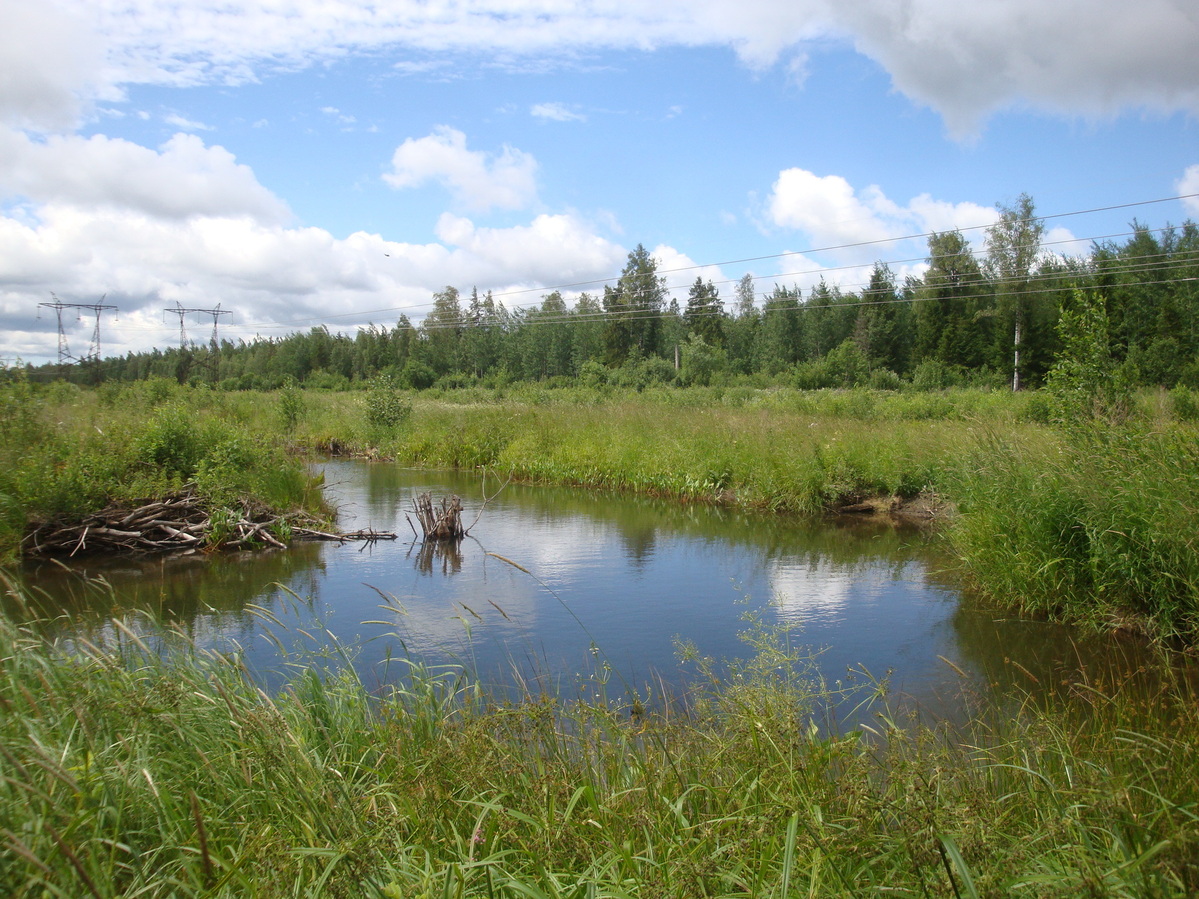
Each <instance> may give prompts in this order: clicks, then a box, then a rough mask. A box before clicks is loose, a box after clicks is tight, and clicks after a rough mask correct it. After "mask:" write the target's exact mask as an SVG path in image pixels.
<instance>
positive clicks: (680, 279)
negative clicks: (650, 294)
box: [650, 244, 732, 306]
mask: <svg viewBox="0 0 1199 899" xmlns="http://www.w3.org/2000/svg"><path fill="white" fill-rule="evenodd" d="M650 256H652V257H653V258H654V259H656V260H657V262H658V274H660V275H661V276H662V277H664V278H665V279H666V287H667V289H668V290H669V291H670V293H671V296H673V297H674V298H675V299H676V300H678V301H679V305H680V306H685V305H687V291H688V290H690V289H691V285H692V284H694V283H695V279H696V278H701V279H702V280H704V281H711V282H713V283H714V284H716V285H717V286H718V289H719V290H720V292H721V295H722V299H723V300H724V301H725V302H726V303H727V302H729V301H730V300H731V297H732V292H731V291H730V290H728V289H727V288H726V287H722V286H720V285H722V283H723V282H724V280H725V277H724V273H723V272H722V271H721V270H720V267H719V266H716V265H699V264H697V263H696V262H695V260H694V259H692V258H691V257H690V256H688V255H687V254H686V253H681V252H679V251H678V250H676V249H675V248H674V247H671V246H668V245H666V244H659V245H658V246H656V247H654V248H653V249H652V250H651V251H650Z"/></svg>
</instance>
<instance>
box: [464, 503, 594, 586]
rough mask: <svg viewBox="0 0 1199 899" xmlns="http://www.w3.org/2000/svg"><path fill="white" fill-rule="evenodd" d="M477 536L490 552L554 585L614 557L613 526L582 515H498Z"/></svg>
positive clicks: (481, 528)
mask: <svg viewBox="0 0 1199 899" xmlns="http://www.w3.org/2000/svg"><path fill="white" fill-rule="evenodd" d="M484 514H487V513H484ZM474 535H475V536H476V537H477V539H478V540H479V542H480V543H481V544H482V545H483V546H484V547H485V548H486V549H487V550H488V551H489V552H495V553H499V554H500V555H501V556H504V557H505V558H508V559H511V560H512V561H513V562H515V563H517V564H518V565H521V566H522V567H524V568H527V569H528V570H529V571H530V572H531V573H532V574H533V575H535V576H536V577H539V578H541V579H542V580H543V581H545V582H546V583H549V584H551V585H554V584H562V583H569V582H571V581H573V580H576V579H577V578H580V577H583V576H585V574H586V572H587V571H588V570H591V569H594V568H596V567H597V566H599V565H602V564H603V563H604V559H608V560H611V559H612V558H613V552H612V544H613V537H612V527H611V525H610V524H608V523H607V522H600V521H596V520H595V519H591V518H587V517H585V516H582V515H570V516H555V517H554V518H552V519H551V518H549V517H548V516H547V517H544V518H540V519H535V520H533V521H530V516H529V515H528V514H527V513H525V514H511V515H505V514H498V515H496V516H495V517H494V519H491V518H489V519H487V523H486V526H485V527H479V528H476V530H475V531H474Z"/></svg>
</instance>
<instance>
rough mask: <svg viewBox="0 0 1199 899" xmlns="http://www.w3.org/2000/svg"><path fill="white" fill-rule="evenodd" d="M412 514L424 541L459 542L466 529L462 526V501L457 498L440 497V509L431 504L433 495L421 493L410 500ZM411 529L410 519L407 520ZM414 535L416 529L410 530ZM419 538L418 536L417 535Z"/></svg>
mask: <svg viewBox="0 0 1199 899" xmlns="http://www.w3.org/2000/svg"><path fill="white" fill-rule="evenodd" d="M412 514H413V515H415V516H416V520H417V521H419V522H420V526H421V530H422V531H424V539H425V540H461V539H462V538H463V537H465V536H466V532H467V530H468V529H467V528H464V527H463V526H462V500H461V499H459V498H458V497H457V496H448V497H442V499H441V503H440V508H439V507H438V504H435V503H434V502H433V494H431V493H422V494H420V495H419V496H416V497H414V498H413V500H412ZM408 526H409V527H412V519H411V518H409V519H408ZM412 533H413V534H416V528H415V527H413V528H412ZM417 536H420V535H417Z"/></svg>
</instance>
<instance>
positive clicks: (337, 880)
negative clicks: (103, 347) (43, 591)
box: [0, 619, 1199, 899]
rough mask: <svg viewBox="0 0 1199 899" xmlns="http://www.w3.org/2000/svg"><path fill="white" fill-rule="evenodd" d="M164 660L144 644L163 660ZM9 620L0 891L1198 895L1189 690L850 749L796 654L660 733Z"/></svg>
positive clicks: (597, 712) (1024, 711) (911, 730)
mask: <svg viewBox="0 0 1199 899" xmlns="http://www.w3.org/2000/svg"><path fill="white" fill-rule="evenodd" d="M138 633H142V634H144V635H145V637H144V639H143V637H139V636H137V634H138ZM112 634H113V637H112V639H111V641H110V643H109V644H108V645H88V646H80V647H76V648H75V649H73V650H69V649H67V648H64V647H62V646H54V645H46V644H45V643H44V642H42V641H41V640H40V639H39V638H38V637H37V636H36V635H35V631H34V629H33V628H32V627H30V626H23V625H19V624H17V623H14V621H12V620H10V619H4V620H0V705H2V706H3V712H4V713H3V716H0V774H2V777H0V853H2V854H0V859H2V860H3V863H2V864H0V890H2V891H3V892H4V895H8V896H13V897H19V899H24V897H34V896H36V897H43V896H63V897H68V896H69V897H77V896H95V897H110V896H145V897H156V896H163V897H165V896H239V897H247V896H248V897H260V896H261V897H283V896H333V897H339V896H384V897H397V896H401V897H417V896H429V897H432V896H438V897H459V896H461V897H467V896H492V897H494V896H503V897H518V896H519V897H529V896H535V897H540V896H548V897H565V896H572V897H573V896H578V897H583V896H639V897H640V896H730V897H732V896H737V897H749V896H755V897H764V896H779V897H783V896H867V895H879V894H884V893H885V894H888V895H890V894H898V895H928V896H966V895H977V896H1013V895H1015V896H1020V895H1025V896H1035V897H1043V896H1076V895H1098V896H1109V895H1110V896H1120V895H1124V896H1184V895H1188V894H1191V893H1192V892H1193V891H1194V890H1195V889H1199V866H1197V863H1196V858H1199V815H1197V809H1199V805H1197V802H1199V784H1197V783H1196V781H1195V778H1194V776H1193V773H1194V771H1195V770H1196V763H1197V762H1199V758H1197V753H1199V737H1197V736H1196V735H1197V734H1199V727H1197V725H1199V720H1197V719H1199V711H1197V708H1199V707H1197V706H1196V704H1195V701H1194V700H1195V697H1194V696H1193V695H1189V694H1187V693H1186V692H1185V690H1184V689H1183V688H1182V687H1181V686H1179V685H1177V684H1176V685H1174V686H1172V687H1170V688H1169V689H1166V690H1164V691H1163V692H1161V693H1160V694H1159V695H1155V696H1153V697H1151V700H1152V704H1151V705H1150V704H1149V703H1148V702H1147V701H1146V700H1145V699H1135V698H1132V697H1127V696H1121V695H1119V694H1116V695H1113V696H1106V697H1105V696H1100V695H1098V694H1094V695H1091V696H1090V699H1091V701H1092V703H1093V709H1092V710H1091V713H1090V714H1089V715H1087V716H1084V717H1082V718H1081V720H1080V719H1078V718H1076V717H1074V716H1071V715H1070V714H1066V713H1063V712H1062V711H1061V710H1052V709H1046V708H1044V707H1038V706H1037V705H1034V704H1031V703H1030V704H1025V705H1023V706H1022V707H1020V708H1019V709H1017V710H1016V711H1015V712H1011V711H1010V710H1009V711H1005V713H1003V714H1000V715H995V716H993V718H991V719H990V720H984V719H979V720H976V721H974V722H973V723H972V724H970V725H969V726H967V727H965V728H964V729H961V730H951V729H949V728H933V727H928V726H922V725H919V724H915V723H909V722H903V724H904V726H902V727H899V726H896V724H897V723H899V722H896V721H894V720H893V719H891V718H890V717H888V714H887V713H886V712H885V710H884V708H883V707H882V706H880V707H879V710H878V712H879V713H878V715H877V716H876V724H875V726H873V727H871V728H866V729H863V730H861V731H859V732H856V733H850V734H842V735H837V734H834V733H831V732H829V731H827V730H825V729H824V728H823V727H822V726H821V718H820V716H819V715H818V714H816V713H815V711H814V710H815V709H817V708H819V707H821V706H825V705H828V704H830V703H835V702H836V701H837V700H838V697H836V696H834V695H832V694H830V692H829V691H828V690H827V689H826V688H825V687H824V686H823V685H822V684H821V683H820V682H819V681H818V680H816V679H814V678H812V677H809V676H808V675H807V674H806V673H805V669H804V668H803V666H802V665H801V664H800V663H801V661H802V652H800V651H798V650H796V649H794V648H793V647H791V646H790V645H789V643H788V642H787V641H786V640H785V639H784V638H783V637H782V636H781V635H779V634H776V633H771V632H768V631H762V630H751V631H750V633H749V635H748V639H749V644H750V645H749V651H750V655H749V657H748V658H747V659H746V660H745V661H744V662H742V663H740V664H735V665H733V666H731V667H730V669H729V673H728V674H727V675H726V676H724V677H723V678H717V677H715V676H714V675H713V673H712V672H713V669H711V668H701V670H700V671H699V672H697V686H696V687H695V689H694V690H693V691H692V692H691V693H689V694H688V695H687V696H686V697H684V698H682V699H680V701H678V702H676V703H674V704H672V705H668V706H661V707H659V708H656V709H654V708H645V707H642V706H640V705H639V704H632V705H630V703H629V702H628V701H627V699H628V698H627V697H623V696H601V697H599V698H593V699H592V700H590V701H572V700H569V699H561V698H552V697H545V696H541V695H538V696H528V697H527V698H526V699H525V700H524V701H523V702H519V703H515V704H513V703H507V702H500V701H496V700H491V699H490V698H489V697H488V696H487V695H486V694H484V693H483V692H482V691H481V690H480V689H479V688H478V686H477V685H476V684H475V683H474V682H473V681H472V680H471V679H470V678H469V676H467V675H466V674H465V673H463V672H462V671H459V670H444V671H428V670H425V669H422V668H421V666H420V665H419V664H417V663H416V662H415V661H413V662H410V663H409V665H410V666H411V671H410V672H409V676H407V677H405V678H403V681H402V684H397V685H391V686H383V687H381V688H375V689H373V690H372V689H368V688H367V686H365V685H364V684H363V683H362V682H361V681H359V680H358V679H357V678H356V677H355V676H354V675H353V674H352V673H351V672H348V671H347V672H345V673H342V674H340V675H336V676H334V675H326V676H324V677H321V676H318V675H317V674H316V673H315V671H316V668H313V669H311V670H309V671H305V672H303V673H300V674H298V675H297V677H296V679H295V680H294V682H293V683H292V684H291V685H290V686H289V687H287V688H286V689H284V690H282V691H280V692H279V693H276V694H268V693H266V692H264V691H263V690H261V689H259V688H258V687H257V686H256V685H255V683H254V682H253V681H251V680H250V679H249V678H248V677H247V676H246V674H245V672H244V671H243V670H242V669H241V668H240V667H239V666H238V665H237V663H236V661H235V660H231V659H228V658H224V657H220V656H215V655H209V654H205V653H202V652H199V651H197V650H195V649H194V648H192V647H190V646H189V645H188V644H187V643H186V641H184V640H183V639H182V638H178V637H176V638H175V639H174V640H173V642H174V644H175V646H176V651H175V652H174V653H171V654H163V653H160V652H158V651H151V649H150V648H149V646H148V643H147V641H149V640H150V639H151V638H152V637H153V638H155V639H159V638H161V635H160V634H156V632H155V631H154V626H153V625H152V624H151V623H148V622H145V621H142V622H134V621H131V620H124V621H120V622H114V623H113V628H112Z"/></svg>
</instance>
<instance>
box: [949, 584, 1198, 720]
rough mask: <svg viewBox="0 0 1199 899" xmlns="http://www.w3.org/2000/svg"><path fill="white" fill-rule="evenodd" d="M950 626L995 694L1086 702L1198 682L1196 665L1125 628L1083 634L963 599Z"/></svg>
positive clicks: (966, 660) (967, 659)
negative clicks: (1171, 682)
mask: <svg viewBox="0 0 1199 899" xmlns="http://www.w3.org/2000/svg"><path fill="white" fill-rule="evenodd" d="M950 626H951V627H952V628H953V630H954V633H955V635H956V637H957V645H958V647H959V649H960V651H961V652H962V654H963V662H964V663H965V664H967V665H969V666H970V667H971V668H973V669H974V670H975V671H976V672H977V673H978V674H980V675H981V676H982V677H983V678H984V679H985V680H986V682H987V683H988V684H989V685H990V686H991V687H992V688H993V689H995V690H996V691H998V692H1007V691H1010V690H1013V689H1014V690H1016V691H1017V692H1018V693H1019V694H1025V693H1027V694H1028V695H1031V696H1033V697H1039V698H1041V699H1044V700H1049V699H1053V698H1058V699H1072V700H1084V701H1087V702H1090V701H1094V699H1095V697H1096V696H1097V695H1101V696H1113V695H1116V694H1121V695H1129V694H1131V695H1133V696H1144V695H1149V694H1151V693H1153V692H1156V691H1157V690H1158V689H1160V688H1161V686H1162V685H1163V683H1164V682H1165V680H1167V679H1169V680H1173V679H1174V678H1176V677H1181V678H1183V679H1184V680H1187V681H1189V682H1190V683H1191V684H1192V686H1193V687H1195V686H1199V666H1196V665H1195V664H1194V663H1193V662H1191V661H1189V660H1187V659H1185V658H1183V657H1182V656H1174V657H1169V656H1167V655H1166V654H1165V653H1164V652H1163V651H1160V650H1155V649H1154V648H1153V647H1151V646H1150V645H1149V644H1148V643H1147V641H1145V640H1143V639H1141V638H1139V637H1136V636H1135V635H1131V634H1126V633H1114V634H1088V633H1084V632H1082V631H1080V630H1079V629H1077V628H1073V627H1068V626H1067V625H1064V624H1057V623H1055V622H1051V621H1043V620H1035V619H1028V618H1019V617H1016V616H1015V615H1008V614H1005V613H1004V611H1002V610H995V609H988V608H984V607H982V606H981V604H980V603H979V601H977V600H975V599H973V598H970V597H966V598H964V599H963V600H962V602H961V603H960V604H959V606H958V608H957V609H956V610H955V611H954V614H953V616H952V617H951V618H950ZM1080 707H1082V708H1084V709H1085V708H1086V706H1080Z"/></svg>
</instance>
